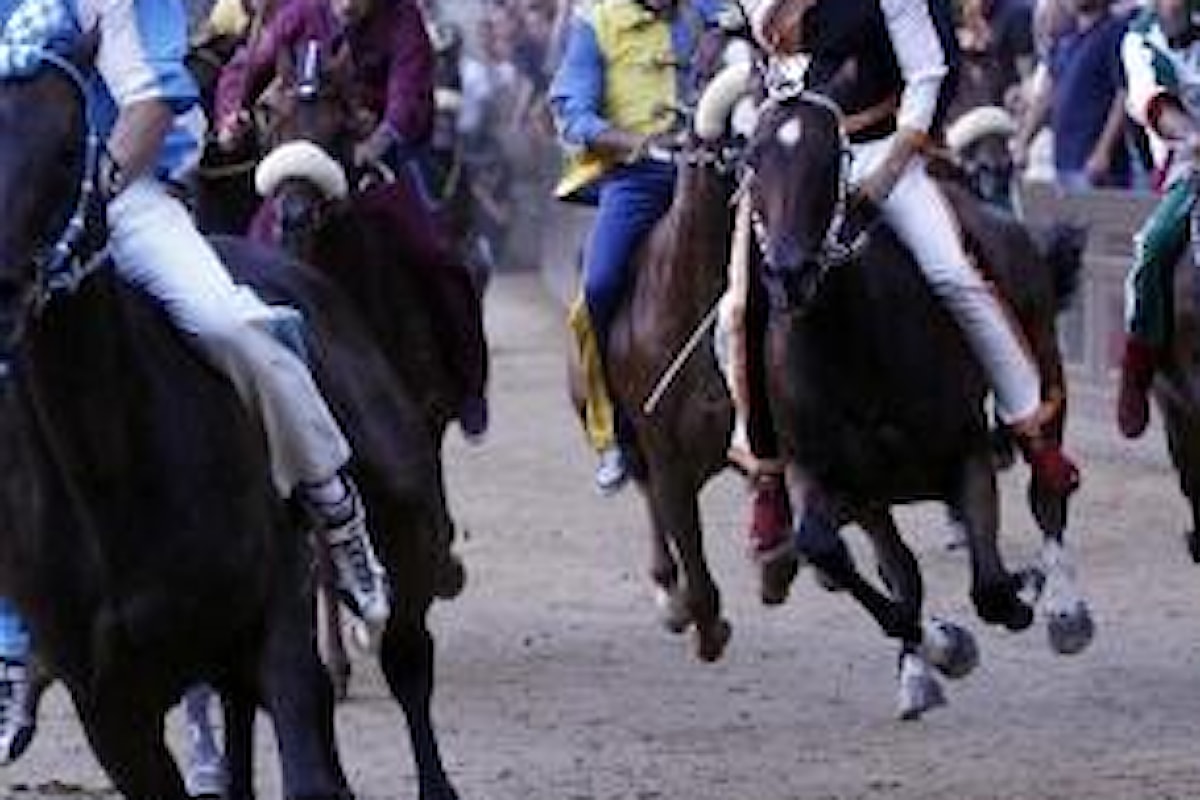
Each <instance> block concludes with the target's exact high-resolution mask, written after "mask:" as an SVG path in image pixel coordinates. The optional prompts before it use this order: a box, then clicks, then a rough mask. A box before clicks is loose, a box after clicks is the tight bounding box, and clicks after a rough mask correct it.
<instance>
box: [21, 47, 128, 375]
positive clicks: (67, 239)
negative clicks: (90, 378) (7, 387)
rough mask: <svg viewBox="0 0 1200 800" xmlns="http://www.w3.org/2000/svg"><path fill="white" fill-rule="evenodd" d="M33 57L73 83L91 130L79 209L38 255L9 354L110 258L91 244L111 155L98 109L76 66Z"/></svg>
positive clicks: (46, 55)
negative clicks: (56, 302) (103, 171)
mask: <svg viewBox="0 0 1200 800" xmlns="http://www.w3.org/2000/svg"><path fill="white" fill-rule="evenodd" d="M33 55H34V57H35V58H36V64H37V66H39V67H41V66H50V67H53V68H54V69H57V70H59V71H60V72H62V73H63V74H64V75H66V77H67V78H68V79H69V80H70V82H71V85H72V86H73V88H74V89H75V90H76V91H77V92H78V94H79V97H80V100H81V101H82V103H83V107H84V117H85V119H86V120H87V130H86V133H85V137H84V143H85V144H84V156H83V168H82V174H81V176H80V179H79V186H78V192H77V197H76V200H75V206H74V208H73V209H72V211H71V215H70V217H68V219H67V221H66V223H65V224H64V226H63V228H62V230H61V231H60V232H59V234H58V236H57V237H56V239H55V241H54V243H53V244H51V245H49V246H48V247H44V248H41V249H40V250H39V252H37V253H36V254H35V255H34V257H33V267H34V276H35V279H34V281H33V282H32V283H31V284H30V285H29V287H28V289H27V291H26V292H25V293H24V295H23V297H22V298H21V303H20V309H19V312H18V313H19V319H18V325H17V327H16V329H15V330H14V331H13V333H12V335H11V337H10V340H9V341H7V342H4V350H3V352H6V353H12V352H14V351H15V349H16V347H17V346H18V345H19V344H20V343H21V341H22V340H23V339H24V337H25V333H26V330H27V328H28V324H29V321H30V320H31V319H36V318H39V317H40V316H41V315H42V313H43V312H44V311H45V309H46V307H47V306H48V305H49V304H50V301H51V300H53V299H54V298H55V297H56V296H58V295H60V294H72V293H74V292H75V291H76V290H77V289H78V288H79V286H80V284H82V283H83V282H84V281H85V280H86V279H87V278H88V277H89V276H91V275H92V274H93V273H95V272H96V271H97V270H98V269H99V268H100V267H101V266H102V265H103V264H104V262H105V260H106V259H107V255H108V251H107V248H106V247H99V248H94V247H93V248H89V247H88V246H86V242H87V234H88V233H89V226H88V220H89V218H90V215H91V214H92V213H93V211H94V209H95V206H96V203H97V202H98V200H99V194H100V187H99V176H100V165H101V161H102V160H103V159H104V157H105V154H106V148H105V144H104V141H103V139H102V138H101V136H100V128H99V125H98V124H97V123H96V120H95V118H94V114H95V110H94V109H93V107H92V103H91V100H90V96H89V93H88V90H87V79H86V78H85V77H84V76H83V73H82V72H80V70H79V68H78V67H77V66H76V65H75V64H73V63H71V61H70V60H68V59H66V58H64V57H63V56H61V55H59V54H58V53H55V52H53V51H50V50H46V49H44V48H39V49H38V50H37V51H36V53H34V54H33ZM6 77H8V78H11V77H16V76H15V75H9V76H0V80H4V79H5V78H6ZM0 374H2V373H0Z"/></svg>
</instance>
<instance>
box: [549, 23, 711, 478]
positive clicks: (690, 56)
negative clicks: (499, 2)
mask: <svg viewBox="0 0 1200 800" xmlns="http://www.w3.org/2000/svg"><path fill="white" fill-rule="evenodd" d="M720 10H721V4H720V2H719V0H597V2H595V3H593V4H592V5H591V7H590V8H589V9H588V10H587V11H583V12H580V13H579V14H578V15H577V17H576V19H575V21H574V22H573V24H572V26H571V29H570V33H569V35H568V36H569V38H568V40H567V47H566V53H565V55H564V57H563V61H562V64H561V66H560V67H559V70H558V73H557V74H556V75H555V76H554V81H553V83H552V85H551V87H550V97H549V99H550V106H551V110H552V112H553V114H554V117H555V121H556V123H557V125H558V129H559V134H560V136H561V138H562V141H563V143H564V145H565V146H566V148H567V149H568V151H569V152H570V153H571V159H570V163H569V164H568V167H567V171H566V174H565V175H564V177H563V179H562V181H561V182H560V183H559V185H558V187H557V189H556V190H555V194H556V196H557V197H558V198H559V199H563V200H572V201H581V202H586V203H589V204H593V205H597V206H598V209H597V212H598V213H597V215H596V220H595V224H594V226H593V228H592V234H591V240H590V242H589V244H588V248H587V255H586V260H585V264H584V273H583V283H584V285H583V298H582V302H580V303H577V304H576V306H575V307H574V308H573V309H572V313H571V327H572V329H573V330H574V332H575V335H576V337H577V338H578V340H579V346H580V355H581V360H582V361H583V368H584V373H585V375H586V380H587V393H588V403H587V413H586V416H587V430H588V438H589V440H590V442H591V444H592V446H593V447H594V448H595V449H596V451H597V452H598V453H599V456H600V461H599V465H598V467H597V469H596V488H597V489H598V490H599V491H600V492H601V493H602V494H611V493H613V492H615V491H616V490H617V489H618V488H620V486H621V485H622V484H623V483H624V481H625V479H626V477H627V475H628V463H627V457H626V454H625V452H624V450H623V449H622V442H621V435H622V433H623V431H620V430H619V428H621V427H623V423H622V421H621V420H620V419H619V415H618V414H615V413H614V411H613V408H612V403H611V401H610V400H609V393H608V389H607V385H606V378H605V373H604V362H605V358H604V350H605V348H606V346H607V342H608V333H609V328H610V325H611V323H612V318H613V315H614V314H615V313H616V311H617V307H618V305H619V304H620V301H621V299H622V297H623V294H624V291H625V286H626V282H627V276H628V272H629V261H630V259H631V257H632V256H633V254H634V252H635V250H636V248H637V246H638V244H639V243H640V241H641V239H642V238H643V237H644V236H645V235H646V234H647V233H648V232H649V231H650V230H651V229H652V228H653V227H654V225H655V223H656V222H658V220H659V219H660V218H661V217H662V216H663V214H664V213H665V212H666V211H667V209H668V207H669V206H670V205H671V200H672V198H673V197H674V193H675V168H674V166H673V165H672V164H669V163H662V162H660V161H655V160H652V159H651V158H649V157H648V155H649V150H650V147H651V145H653V144H654V142H655V141H656V139H659V138H660V137H666V136H669V135H670V134H672V133H674V132H677V131H678V130H679V128H680V121H681V119H680V116H679V115H678V114H677V112H676V109H677V108H678V107H679V106H680V105H684V104H687V103H688V102H689V101H691V100H694V99H695V95H696V94H697V93H698V89H699V88H700V87H699V85H698V84H699V79H700V78H702V77H703V75H701V74H699V73H700V70H699V69H698V68H697V63H696V53H697V51H698V48H699V46H700V34H701V33H702V32H703V30H704V28H705V27H708V26H712V25H715V24H716V22H717V17H718V13H719V11H720Z"/></svg>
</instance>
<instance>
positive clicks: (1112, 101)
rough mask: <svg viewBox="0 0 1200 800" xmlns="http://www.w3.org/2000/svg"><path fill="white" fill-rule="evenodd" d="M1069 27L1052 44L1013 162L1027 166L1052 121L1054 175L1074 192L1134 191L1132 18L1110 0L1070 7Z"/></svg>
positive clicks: (1076, 0)
mask: <svg viewBox="0 0 1200 800" xmlns="http://www.w3.org/2000/svg"><path fill="white" fill-rule="evenodd" d="M1069 5H1070V17H1069V21H1070V23H1071V25H1070V26H1069V27H1066V29H1065V31H1064V32H1062V33H1060V34H1059V35H1058V36H1057V38H1054V39H1053V40H1052V41H1050V42H1049V43H1048V45H1047V52H1046V61H1045V66H1046V69H1045V70H1044V71H1043V74H1044V75H1045V76H1047V77H1048V80H1045V81H1042V82H1041V86H1040V87H1039V90H1038V91H1037V92H1036V94H1035V96H1034V98H1033V100H1032V101H1031V103H1030V107H1029V108H1028V109H1027V110H1026V114H1025V119H1024V121H1023V123H1022V125H1021V129H1020V130H1019V131H1018V133H1017V135H1016V137H1014V142H1013V155H1014V161H1015V162H1016V164H1017V165H1018V166H1019V167H1023V165H1024V164H1025V163H1027V161H1028V155H1029V145H1030V142H1031V141H1032V140H1033V137H1034V136H1035V135H1036V134H1037V132H1038V131H1039V130H1040V129H1041V128H1042V126H1043V125H1044V124H1045V123H1046V122H1047V120H1049V121H1050V125H1051V129H1052V131H1053V134H1054V170H1055V176H1056V179H1057V181H1058V184H1059V185H1060V186H1062V187H1063V188H1065V189H1068V190H1079V189H1084V188H1088V187H1092V186H1115V187H1128V186H1129V185H1130V180H1131V175H1132V169H1131V163H1130V158H1129V153H1128V150H1127V148H1126V146H1125V126H1126V118H1125V86H1124V74H1123V71H1122V70H1121V63H1120V46H1121V37H1122V36H1123V35H1124V33H1125V29H1126V27H1127V25H1128V21H1129V20H1128V17H1127V16H1126V15H1123V14H1122V15H1117V14H1114V13H1113V11H1112V2H1111V0H1070V3H1069Z"/></svg>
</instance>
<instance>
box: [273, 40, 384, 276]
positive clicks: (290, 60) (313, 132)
mask: <svg viewBox="0 0 1200 800" xmlns="http://www.w3.org/2000/svg"><path fill="white" fill-rule="evenodd" d="M277 74H278V78H279V88H280V91H279V93H278V96H277V97H276V101H275V103H274V105H273V108H272V114H271V124H270V126H269V130H268V131H267V141H268V146H269V147H270V152H269V153H268V155H267V156H266V157H265V158H264V159H263V161H262V163H261V164H260V165H259V167H258V172H257V174H256V175H255V186H256V188H257V190H258V193H259V194H260V195H261V196H263V197H264V198H268V199H269V200H270V201H271V202H272V203H274V206H275V214H276V221H277V225H278V226H279V234H280V243H281V244H282V245H283V247H284V249H286V250H287V251H288V252H290V253H292V254H293V255H297V256H300V257H301V258H308V257H310V256H311V253H312V248H313V247H314V246H315V240H316V234H317V231H319V230H320V228H321V226H322V224H323V223H324V220H325V219H326V215H327V214H328V209H329V207H330V206H331V204H333V203H336V202H337V201H340V200H343V199H344V198H345V197H346V195H347V194H348V193H349V188H350V182H349V178H348V177H347V170H346V167H345V166H344V165H345V164H348V163H350V160H351V158H350V156H351V152H352V148H353V145H354V142H355V141H356V139H357V138H358V136H359V134H360V133H361V130H360V129H361V126H360V125H359V122H360V120H358V118H357V114H356V110H355V108H354V107H353V105H352V101H351V97H352V96H353V93H352V92H351V91H350V79H349V77H350V70H349V62H348V56H346V55H345V53H344V51H343V54H341V55H331V54H330V53H328V52H327V51H326V49H325V48H324V47H323V46H322V45H321V44H320V43H319V42H317V41H315V40H313V41H308V42H306V43H305V44H304V45H303V46H302V47H301V48H300V51H299V52H298V53H292V52H287V53H285V54H284V55H283V56H281V58H280V61H279V64H278V66H277Z"/></svg>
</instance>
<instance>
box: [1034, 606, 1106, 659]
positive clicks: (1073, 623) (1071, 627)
mask: <svg viewBox="0 0 1200 800" xmlns="http://www.w3.org/2000/svg"><path fill="white" fill-rule="evenodd" d="M1046 617H1047V618H1046V633H1047V634H1049V637H1050V647H1051V648H1052V649H1053V650H1054V652H1055V653H1058V654H1059V655H1060V656H1073V655H1075V654H1077V653H1081V652H1083V651H1084V650H1085V649H1087V646H1088V645H1089V644H1091V643H1092V639H1093V638H1094V637H1095V635H1096V624H1095V623H1094V622H1093V621H1092V614H1091V612H1090V611H1089V610H1088V607H1087V604H1086V603H1083V602H1080V603H1078V604H1076V606H1075V607H1074V608H1072V609H1069V610H1062V611H1055V612H1049V613H1047V615H1046Z"/></svg>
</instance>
